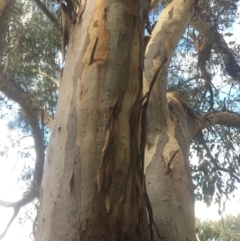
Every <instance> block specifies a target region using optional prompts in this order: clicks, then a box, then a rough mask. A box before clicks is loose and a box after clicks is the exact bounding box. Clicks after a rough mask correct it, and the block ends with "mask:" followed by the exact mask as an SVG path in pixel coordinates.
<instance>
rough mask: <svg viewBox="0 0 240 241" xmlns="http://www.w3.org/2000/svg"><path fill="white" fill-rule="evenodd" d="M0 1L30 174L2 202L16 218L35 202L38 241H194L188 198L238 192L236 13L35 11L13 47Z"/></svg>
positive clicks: (136, 4)
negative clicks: (20, 190) (28, 137)
mask: <svg viewBox="0 0 240 241" xmlns="http://www.w3.org/2000/svg"><path fill="white" fill-rule="evenodd" d="M3 2H5V3H6V5H3V7H2V8H1V7H0V10H1V11H0V20H3V19H4V21H0V29H1V33H2V36H1V38H2V42H1V44H2V45H1V46H0V53H1V56H2V57H1V61H2V60H3V63H4V64H3V65H2V67H1V73H0V74H1V78H0V83H1V84H0V89H1V91H2V93H3V94H4V95H5V96H6V97H7V98H9V99H11V100H13V101H16V102H17V103H18V104H19V106H20V107H21V110H22V112H23V113H24V118H25V120H26V121H27V123H28V125H29V127H30V130H31V133H32V136H33V139H34V143H35V150H36V162H35V163H36V167H35V170H34V173H33V178H32V185H31V187H30V188H29V190H28V193H27V194H26V195H24V197H23V199H22V200H20V201H19V202H16V203H8V202H3V201H1V203H0V204H2V205H5V206H10V207H13V208H14V210H15V212H14V216H13V218H14V217H15V216H16V215H17V213H18V211H19V209H20V208H21V207H22V206H23V205H25V204H27V203H28V202H30V201H32V200H33V199H34V198H36V197H39V199H40V207H39V210H38V217H37V222H36V225H35V229H36V230H37V232H36V240H44V241H46V240H129V239H130V240H171V241H172V240H189V241H190V240H195V224H194V200H195V197H194V188H195V194H196V198H197V199H204V201H205V202H206V203H208V204H210V203H211V201H212V200H213V198H215V201H217V202H218V203H219V204H221V202H222V196H223V195H225V196H226V197H228V195H229V194H230V193H231V192H232V191H233V190H234V189H235V186H236V182H239V178H238V176H239V160H240V159H239V129H238V128H239V127H240V117H239V114H238V113H239V105H238V101H239V92H238V89H239V86H238V85H239V84H238V81H239V75H240V67H239V65H238V58H239V56H238V52H237V51H236V50H237V49H238V45H237V44H236V43H233V41H232V42H229V43H227V40H226V38H225V35H226V36H230V35H233V34H234V33H232V29H231V27H232V24H233V23H234V22H235V20H236V19H237V16H238V12H237V3H238V1H236V0H235V1H225V0H218V1H204V0H202V1H195V0H184V1H181V0H173V1H151V2H149V1H147V0H136V1H119V0H112V1H106V0H97V1H91V2H90V1H70V0H65V1H59V2H58V3H57V2H56V3H53V2H51V1H45V2H41V1H39V0H35V3H36V4H37V6H38V7H39V8H40V9H41V10H42V12H43V13H44V14H45V15H43V14H39V9H38V10H36V9H35V8H34V6H35V5H33V3H30V2H27V3H25V2H24V3H21V2H17V3H16V4H23V6H25V4H30V5H32V6H33V8H32V12H30V13H29V20H28V19H25V18H23V19H22V21H23V28H24V27H25V28H26V33H27V31H28V30H29V34H30V35H29V38H28V37H25V35H24V34H25V32H22V33H23V36H22V35H21V31H20V34H16V35H15V36H18V37H15V39H16V41H14V38H13V37H12V36H14V33H15V31H19V26H21V25H20V24H16V25H14V18H16V16H15V14H16V11H13V14H12V16H13V17H12V19H13V20H12V21H10V14H11V12H12V10H13V6H11V7H10V8H9V6H10V5H9V4H12V5H13V4H14V2H15V1H13V0H4V1H3ZM150 10H152V11H153V12H150ZM57 14H60V16H61V21H60V22H58V21H57V20H56V16H57ZM152 14H153V15H152ZM6 16H7V17H6ZM37 16H39V19H40V17H41V21H42V23H41V27H39V25H38V26H36V25H34V23H37V22H38V21H40V20H38V21H35V20H34V19H35V17H37ZM152 16H154V17H152ZM9 21H10V25H9V26H16V27H17V28H16V29H18V30H14V27H11V28H9V30H10V33H11V34H10V36H11V38H10V39H9V38H8V35H7V26H8V24H9ZM15 21H16V20H15ZM26 21H29V24H28V25H27V24H25V23H26ZM44 21H45V24H44ZM49 21H51V23H52V25H51V26H50V27H49ZM59 25H60V33H61V40H62V57H61V59H62V61H63V66H64V68H63V70H61V71H60V79H61V81H60V87H59V90H58V92H59V97H58V102H57V108H56V111H55V110H54V103H55V100H56V93H55V91H56V84H57V85H59V82H57V80H56V78H57V77H58V69H59V68H61V67H62V64H61V63H57V60H58V59H59V58H60V57H59V46H58V42H57V40H56V39H57V34H58V31H59V28H58V26H59ZM31 29H32V31H31ZM44 29H46V32H45V33H44V31H43V30H44ZM37 31H39V33H40V34H35V32H37ZM43 33H44V34H43ZM144 35H145V36H144ZM22 39H23V40H22ZM28 39H29V40H30V39H31V42H28V41H27V40H28ZM39 40H40V41H39ZM13 41H14V43H15V44H13ZM21 41H22V42H23V44H22V46H23V47H24V46H25V49H24V48H21V50H24V51H23V53H22V55H21V56H22V59H21V60H18V59H17V58H16V56H14V53H15V52H16V49H18V47H17V46H18V45H19V43H21ZM5 42H7V43H6V44H5ZM36 43H37V44H36ZM54 44H56V47H53V45H54ZM4 45H5V46H6V48H5V50H4V49H3V47H4ZM31 47H32V48H31ZM38 47H39V48H38ZM49 60H51V61H52V62H51V63H49ZM20 64H21V66H20ZM10 66H12V68H11V67H10ZM51 80H52V81H51ZM47 81H48V82H47ZM49 81H51V82H50V84H49ZM218 81H219V82H218ZM53 82H54V83H53ZM34 83H41V84H39V85H38V84H37V85H34ZM49 86H51V87H49ZM226 92H227V93H226ZM53 100H54V101H53ZM39 107H40V108H39ZM50 111H51V112H50ZM49 112H50V113H49ZM45 117H46V118H45ZM53 117H54V125H53V126H52V119H53ZM44 125H47V126H48V127H49V128H51V137H50V141H49V145H48V148H47V155H46V158H45V157H44V152H45V145H44V138H43V133H44ZM191 143H192V144H193V145H192V147H193V150H195V152H194V155H196V154H197V156H198V157H199V163H198V165H195V164H194V165H193V164H192V165H191V164H190V162H189V155H190V145H191ZM45 159H46V160H45ZM44 160H45V164H44ZM43 165H44V172H43ZM42 173H43V177H42ZM223 173H224V174H223ZM214 194H215V196H214ZM11 221H12V220H10V222H9V224H10V223H11Z"/></svg>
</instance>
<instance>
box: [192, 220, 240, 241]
mask: <svg viewBox="0 0 240 241" xmlns="http://www.w3.org/2000/svg"><path fill="white" fill-rule="evenodd" d="M196 227H197V229H198V237H199V239H200V241H238V240H240V232H239V230H240V215H238V216H227V217H226V218H224V219H222V220H219V221H211V220H207V221H200V220H198V219H197V220H196Z"/></svg>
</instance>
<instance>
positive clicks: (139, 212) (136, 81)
mask: <svg viewBox="0 0 240 241" xmlns="http://www.w3.org/2000/svg"><path fill="white" fill-rule="evenodd" d="M146 9H147V2H145V1H142V0H139V1H117V0H115V1H108V2H106V1H103V0H97V1H94V2H91V3H90V1H87V2H86V5H85V8H84V11H83V12H82V15H81V19H80V20H78V22H79V24H76V25H75V26H74V27H73V28H72V32H71V35H70V42H69V45H68V49H67V51H68V53H67V56H66V65H65V68H64V71H63V76H62V80H61V85H60V90H59V91H60V93H59V101H58V106H57V113H56V118H55V123H54V127H53V130H52V135H51V140H50V144H49V147H48V154H47V161H46V166H45V172H44V178H43V182H42V188H41V207H40V211H39V218H38V231H37V239H36V240H38V241H39V240H44V241H50V240H71V241H74V240H84V241H85V240H136V241H137V240H144V241H145V240H148V230H147V218H146V214H145V208H144V202H143V192H142V185H143V184H142V182H143V179H142V177H143V175H142V172H143V170H142V169H141V168H140V166H141V165H140V163H141V160H140V153H139V148H138V147H139V136H138V135H139V134H138V133H139V128H140V126H139V124H140V123H139V119H140V118H139V109H140V107H141V102H140V100H141V95H142V71H143V62H142V59H143V42H142V36H143V27H144V16H145V15H144V12H146ZM60 220H61V221H60Z"/></svg>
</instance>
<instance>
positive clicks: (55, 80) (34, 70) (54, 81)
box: [32, 69, 59, 88]
mask: <svg viewBox="0 0 240 241" xmlns="http://www.w3.org/2000/svg"><path fill="white" fill-rule="evenodd" d="M32 72H33V73H37V74H40V75H42V76H44V77H46V78H48V79H50V80H51V81H52V82H53V83H54V84H55V85H56V86H57V87H58V88H59V81H58V80H57V79H55V78H53V77H52V76H50V75H48V74H47V73H45V72H42V71H38V70H36V69H33V70H32Z"/></svg>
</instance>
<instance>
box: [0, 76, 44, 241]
mask: <svg viewBox="0 0 240 241" xmlns="http://www.w3.org/2000/svg"><path fill="white" fill-rule="evenodd" d="M0 90H1V91H2V92H3V93H4V94H5V95H6V96H7V97H8V98H10V99H11V100H13V101H15V102H17V103H18V104H19V105H20V107H21V108H22V110H23V111H24V113H25V114H26V116H27V121H28V124H29V126H30V128H31V132H32V137H33V139H34V146H35V152H36V162H35V170H34V173H33V180H32V184H31V189H30V191H29V193H27V194H26V195H25V196H24V197H23V198H22V199H20V200H19V201H17V202H15V203H8V202H4V201H0V205H2V206H5V207H13V208H14V214H13V217H12V218H11V220H10V221H9V223H8V225H7V227H6V229H5V230H4V232H3V234H2V235H1V236H0V238H3V237H4V235H5V234H6V232H7V230H8V228H9V226H10V225H11V223H12V221H13V220H14V218H15V217H16V216H17V214H18V212H19V210H20V208H21V207H22V206H24V205H26V204H28V203H30V202H31V201H32V200H34V198H36V197H37V196H38V190H39V187H40V184H41V180H42V174H43V165H44V157H45V154H44V151H45V147H44V140H43V135H42V130H41V129H40V126H39V121H38V116H37V113H36V111H35V107H34V105H33V103H32V102H31V100H30V98H29V96H28V95H27V93H25V92H24V91H23V90H21V88H19V87H18V86H17V85H16V84H15V82H14V81H10V80H9V79H8V77H7V75H6V74H5V73H3V72H0Z"/></svg>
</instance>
